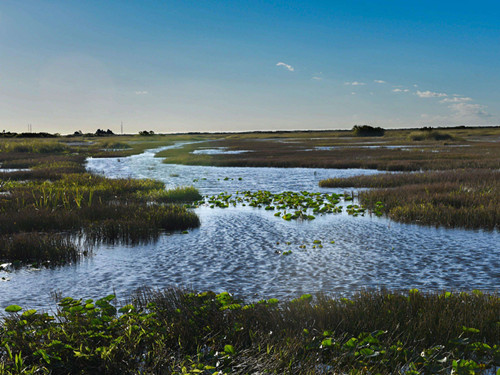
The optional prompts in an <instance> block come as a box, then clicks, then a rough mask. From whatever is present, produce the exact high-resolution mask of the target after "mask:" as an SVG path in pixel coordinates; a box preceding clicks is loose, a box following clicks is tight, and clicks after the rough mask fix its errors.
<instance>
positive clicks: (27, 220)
mask: <svg viewBox="0 0 500 375" xmlns="http://www.w3.org/2000/svg"><path fill="white" fill-rule="evenodd" d="M61 145H62V143H61V142H60V141H54V140H50V141H47V140H38V139H37V140H30V141H23V140H17V139H16V140H10V139H9V140H3V141H1V142H0V147H1V149H2V153H0V161H1V162H2V167H7V168H29V169H30V170H28V171H13V172H1V170H0V203H1V204H0V243H1V244H2V245H1V246H0V260H5V261H21V262H23V263H29V262H32V261H41V262H43V261H51V262H54V261H56V260H57V263H62V262H63V261H64V260H65V259H66V260H67V261H74V260H76V258H78V256H75V254H84V251H82V250H80V249H79V248H78V247H77V246H76V245H75V244H73V243H71V240H70V239H71V238H72V237H74V236H75V235H77V236H83V237H84V238H85V239H86V240H87V242H88V243H92V244H95V243H96V242H107V243H126V244H134V243H139V242H148V241H154V240H156V239H157V238H158V237H159V236H160V234H161V233H163V232H164V231H172V230H185V229H188V228H193V227H197V226H199V225H200V221H199V218H198V217H197V216H196V214H194V213H193V212H192V211H189V210H187V209H186V208H184V207H181V206H178V205H175V204H170V203H166V202H174V201H175V202H180V201H186V202H190V201H193V200H197V199H199V197H200V196H199V193H198V192H197V191H196V189H194V188H185V189H176V190H173V191H168V190H165V185H164V184H163V183H162V182H160V181H155V180H148V179H143V180H134V179H108V178H105V177H102V176H97V175H93V174H89V173H85V166H84V162H85V158H86V156H88V155H90V154H92V151H91V150H90V151H89V150H87V151H85V149H83V150H82V148H81V147H82V146H77V147H76V148H74V147H73V146H68V145H62V146H61ZM82 151H85V152H83V153H82ZM144 197H147V198H148V199H147V202H145V199H144ZM64 252H66V253H67V257H66V258H65V256H63V255H61V253H64Z"/></svg>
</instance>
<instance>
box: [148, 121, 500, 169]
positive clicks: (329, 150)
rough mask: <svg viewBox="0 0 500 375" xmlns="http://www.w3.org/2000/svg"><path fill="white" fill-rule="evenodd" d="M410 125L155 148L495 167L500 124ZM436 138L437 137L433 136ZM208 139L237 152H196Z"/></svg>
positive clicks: (232, 157) (269, 159) (269, 163)
mask: <svg viewBox="0 0 500 375" xmlns="http://www.w3.org/2000/svg"><path fill="white" fill-rule="evenodd" d="M412 132H413V133H415V131H414V130H398V131H390V130H387V131H386V132H385V135H384V136H383V137H363V138H362V139H361V138H359V137H352V136H351V134H350V133H348V132H322V133H321V132H318V133H314V132H310V133H308V132H297V133H279V134H276V133H259V134H254V133H250V134H248V133H247V134H234V135H226V136H225V137H224V138H218V139H215V140H212V141H211V142H210V143H196V144H188V145H185V146H184V147H182V148H177V149H169V150H165V151H162V152H160V153H158V154H157V156H158V157H163V158H165V163H169V164H188V165H215V166H229V167H231V166H247V167H285V168H286V167H315V168H342V169H345V168H367V169H379V170H387V171H419V170H444V169H456V168H498V166H499V161H498V160H499V157H500V143H499V142H498V138H499V137H500V129H499V128H491V129H451V130H447V132H446V134H447V135H449V136H450V137H451V138H448V137H447V136H446V138H447V139H446V140H442V139H440V136H438V135H439V134H444V133H443V132H438V131H434V130H432V131H418V132H417V134H423V135H425V136H427V137H428V139H426V140H425V141H421V140H412V137H413V136H412V135H411V134H413V133H412ZM441 138H442V137H441ZM436 139H437V140H436ZM207 145H209V146H210V147H211V148H217V147H224V148H225V149H226V150H228V151H248V152H243V153H239V154H218V155H217V154H213V155H201V154H193V153H192V152H193V151H195V150H198V149H201V148H203V147H207Z"/></svg>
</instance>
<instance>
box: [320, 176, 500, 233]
mask: <svg viewBox="0 0 500 375" xmlns="http://www.w3.org/2000/svg"><path fill="white" fill-rule="evenodd" d="M320 186H322V187H370V188H376V189H375V190H368V191H362V192H360V193H359V199H360V200H361V202H362V203H363V204H364V205H366V206H368V207H369V208H371V209H375V207H376V206H377V202H382V203H383V206H384V208H383V210H384V212H385V213H386V214H387V215H388V216H389V217H390V218H391V219H393V220H396V221H400V222H405V223H418V224H426V225H436V226H445V227H464V228H484V229H495V228H499V225H500V172H499V171H498V170H484V169H480V170H455V171H445V172H425V173H401V174H382V175H373V176H357V177H350V178H333V179H327V180H323V181H321V182H320Z"/></svg>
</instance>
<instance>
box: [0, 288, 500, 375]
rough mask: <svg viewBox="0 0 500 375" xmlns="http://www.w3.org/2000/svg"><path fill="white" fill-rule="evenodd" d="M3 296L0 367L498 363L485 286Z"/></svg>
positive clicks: (322, 368) (166, 370) (203, 368)
mask: <svg viewBox="0 0 500 375" xmlns="http://www.w3.org/2000/svg"><path fill="white" fill-rule="evenodd" d="M113 300H114V296H108V297H105V298H103V299H100V300H97V301H93V300H75V299H71V298H64V299H62V300H61V301H60V302H59V308H58V311H57V312H56V313H55V314H54V315H50V314H47V313H40V312H37V311H35V310H22V309H21V307H19V306H15V305H12V306H9V307H8V308H7V309H6V311H8V313H7V314H6V316H5V317H4V320H3V323H2V325H1V328H0V342H1V346H2V348H3V349H2V350H0V363H1V364H0V374H18V373H52V374H67V373H82V372H84V373H106V374H133V373H162V374H181V373H182V374H186V373H191V374H195V373H198V374H215V373H217V374H226V373H227V374H229V373H231V374H248V373H289V374H298V373H300V374H326V373H331V374H333V373H345V374H374V373H378V374H394V373H406V374H418V373H450V372H452V371H453V373H457V374H469V373H481V371H483V370H487V369H491V368H494V366H499V365H500V346H499V345H500V340H499V337H500V322H499V316H498V311H499V309H500V299H499V297H498V296H497V295H488V294H483V293H481V292H473V293H448V292H447V293H420V292H418V291H416V290H412V291H410V292H409V293H389V292H365V293H360V294H357V295H355V296H353V297H352V298H350V299H346V298H339V297H325V296H318V297H315V298H312V297H311V296H310V295H304V296H302V297H300V298H298V299H296V300H291V301H285V302H279V301H278V300H276V299H268V300H263V301H260V302H258V303H245V302H244V301H241V300H238V299H236V298H234V297H233V296H231V295H229V294H227V293H221V294H218V295H216V294H215V293H212V292H206V293H200V294H196V293H185V292H181V291H175V290H170V291H163V292H160V291H144V292H143V293H141V294H139V295H137V296H136V297H135V298H134V300H133V301H132V302H131V303H129V304H127V305H124V306H121V307H119V308H118V306H116V305H115V304H114V303H113Z"/></svg>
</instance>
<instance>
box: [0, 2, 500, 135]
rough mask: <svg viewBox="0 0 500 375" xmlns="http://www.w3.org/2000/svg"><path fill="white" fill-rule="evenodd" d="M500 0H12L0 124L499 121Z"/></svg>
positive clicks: (196, 126)
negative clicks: (306, 0) (473, 0)
mask: <svg viewBox="0 0 500 375" xmlns="http://www.w3.org/2000/svg"><path fill="white" fill-rule="evenodd" d="M498 20H500V4H498V3H497V2H494V1H491V2H489V1H475V2H470V1H454V2H451V1H373V0H371V1H347V0H346V1H308V2H304V1H279V2H270V1H239V0H232V1H222V0H220V1H210V0H207V1H111V0H108V1H90V0H86V1H45V0H34V1H30V0H23V1H11V0H2V1H1V2H0V131H1V130H3V129H5V130H10V131H26V130H27V129H28V127H27V124H29V123H30V124H32V127H33V131H49V132H59V133H63V134H65V133H72V132H73V131H75V130H83V131H84V132H87V131H92V132H93V131H95V130H96V129H97V128H105V129H108V128H110V129H111V130H113V131H115V132H119V130H120V123H121V122H122V121H123V124H124V129H125V132H137V131H139V130H144V129H147V130H154V131H155V132H183V131H244V130H276V129H349V128H351V127H352V126H353V125H355V124H370V125H374V126H382V127H385V128H396V127H419V126H452V125H488V124H492V125H498V124H500V105H499V103H500V90H498V87H500V73H499V67H500V22H499V21H498Z"/></svg>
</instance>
